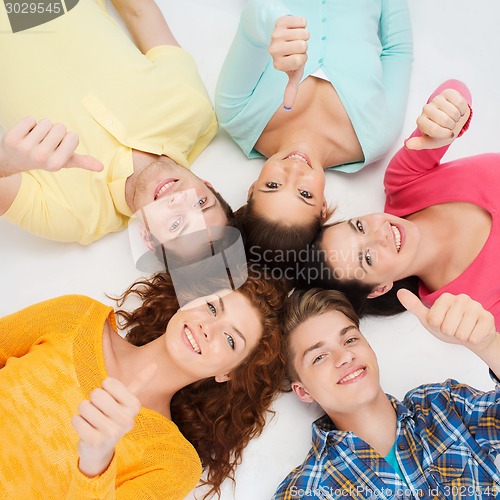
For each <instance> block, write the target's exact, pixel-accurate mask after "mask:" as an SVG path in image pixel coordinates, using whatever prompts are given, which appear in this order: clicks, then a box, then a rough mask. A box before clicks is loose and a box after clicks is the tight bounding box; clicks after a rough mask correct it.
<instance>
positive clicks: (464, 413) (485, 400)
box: [444, 370, 500, 453]
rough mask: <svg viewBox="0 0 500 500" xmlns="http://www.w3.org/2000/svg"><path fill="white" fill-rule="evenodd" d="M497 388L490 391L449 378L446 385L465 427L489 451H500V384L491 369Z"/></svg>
mask: <svg viewBox="0 0 500 500" xmlns="http://www.w3.org/2000/svg"><path fill="white" fill-rule="evenodd" d="M490 376H491V378H492V379H493V380H494V382H495V384H496V386H495V389H494V390H492V391H488V392H483V391H479V390H476V389H473V388H472V387H470V386H468V385H465V384H459V383H458V382H456V381H455V380H447V381H446V382H445V384H444V385H445V387H446V389H447V390H448V391H449V393H450V395H451V398H452V401H453V403H454V405H455V409H456V411H457V412H458V414H459V415H460V417H461V419H462V421H463V423H464V425H465V427H466V428H467V429H468V430H469V432H470V433H471V435H472V436H474V437H475V439H476V441H477V442H478V444H479V445H480V446H481V447H482V448H484V449H485V450H487V451H488V452H494V453H499V452H500V384H499V380H498V379H497V378H496V377H495V376H494V374H493V373H492V372H491V370H490Z"/></svg>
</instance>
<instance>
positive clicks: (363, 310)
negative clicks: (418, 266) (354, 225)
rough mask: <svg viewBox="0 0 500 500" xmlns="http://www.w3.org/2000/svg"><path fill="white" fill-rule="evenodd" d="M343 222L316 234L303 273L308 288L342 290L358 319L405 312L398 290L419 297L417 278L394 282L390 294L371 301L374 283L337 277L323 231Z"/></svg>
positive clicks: (412, 277) (330, 225) (326, 226)
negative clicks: (325, 247)
mask: <svg viewBox="0 0 500 500" xmlns="http://www.w3.org/2000/svg"><path fill="white" fill-rule="evenodd" d="M342 222H344V221H338V222H334V223H333V224H327V225H325V226H324V227H323V228H322V229H321V231H320V233H319V234H318V237H317V238H316V240H315V242H314V243H313V244H312V245H311V247H310V248H309V256H308V260H307V262H306V263H305V264H304V268H305V272H304V274H305V275H306V276H308V278H309V281H308V283H307V285H309V286H316V287H321V288H331V289H335V290H339V291H341V292H342V293H344V294H345V295H346V296H347V298H348V299H349V301H350V302H351V304H352V306H353V307H354V309H355V311H356V312H357V314H358V315H359V316H360V317H363V316H365V315H367V314H371V315H374V316H393V315H394V314H399V313H401V312H404V311H406V309H405V307H404V306H403V305H402V304H401V302H400V301H399V299H398V297H397V291H398V290H400V289H401V288H406V289H407V290H410V291H412V292H413V293H414V294H415V295H418V287H419V282H420V281H419V279H418V277H417V276H407V277H406V278H402V279H400V280H397V281H394V284H393V286H392V288H391V289H390V290H389V291H387V292H386V293H384V294H382V295H379V296H378V297H374V298H368V295H369V294H370V293H371V292H373V290H374V289H375V288H376V286H377V284H374V285H370V284H368V283H364V282H362V281H359V280H357V279H355V278H352V279H346V278H342V279H341V278H339V276H341V275H342V273H338V272H337V270H336V269H335V267H334V265H332V262H331V260H330V259H328V254H327V252H326V251H325V250H324V249H323V248H322V247H321V246H322V242H323V236H324V234H325V230H326V229H328V228H329V227H332V226H336V225H337V224H341V223H342ZM304 285H305V284H304V283H301V286H304Z"/></svg>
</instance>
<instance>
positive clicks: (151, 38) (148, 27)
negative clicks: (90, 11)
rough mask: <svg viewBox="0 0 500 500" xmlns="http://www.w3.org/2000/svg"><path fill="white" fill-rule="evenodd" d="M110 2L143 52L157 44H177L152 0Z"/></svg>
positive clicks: (116, 0) (113, 0) (115, 0)
mask: <svg viewBox="0 0 500 500" xmlns="http://www.w3.org/2000/svg"><path fill="white" fill-rule="evenodd" d="M112 2H113V5H114V6H115V7H116V10H117V11H118V12H119V14H120V16H121V17H122V18H123V20H124V22H125V24H126V26H127V29H128V30H129V32H130V34H131V35H132V38H133V39H134V42H135V44H136V45H137V47H138V48H139V50H140V51H141V52H142V53H143V54H145V53H146V52H148V50H150V49H152V48H153V47H157V46H158V45H176V46H179V43H178V42H177V40H176V39H175V37H174V35H173V34H172V32H171V31H170V28H169V26H168V24H167V21H166V20H165V18H164V17H163V13H162V11H161V10H160V8H159V7H158V5H157V4H156V2H155V1H154V0H140V1H139V0H112Z"/></svg>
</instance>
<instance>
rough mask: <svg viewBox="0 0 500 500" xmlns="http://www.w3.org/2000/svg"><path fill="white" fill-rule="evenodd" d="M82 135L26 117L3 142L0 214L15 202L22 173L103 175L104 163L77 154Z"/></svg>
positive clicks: (0, 164)
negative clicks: (80, 170)
mask: <svg viewBox="0 0 500 500" xmlns="http://www.w3.org/2000/svg"><path fill="white" fill-rule="evenodd" d="M77 146H78V136H77V135H76V134H75V133H74V132H68V131H67V130H66V128H65V127H64V126H63V125H61V124H60V123H56V124H53V123H52V122H51V121H50V120H46V119H44V120H40V121H39V122H37V121H36V120H35V119H34V118H33V117H31V116H28V117H25V118H23V119H22V120H21V121H20V122H19V123H17V124H16V125H14V127H12V128H11V129H10V130H8V131H7V132H6V133H5V134H4V135H3V137H2V139H1V140H0V215H3V214H4V213H5V212H6V211H7V210H8V209H9V208H10V206H11V205H12V203H13V202H14V200H15V198H16V196H17V193H18V191H19V188H20V186H21V172H24V171H27V170H33V169H40V170H46V171H49V172H56V171H57V170H60V169H61V168H71V167H76V168H84V169H87V170H92V171H96V172H99V171H101V170H102V168H103V167H102V164H101V163H100V162H99V161H98V160H96V159H95V158H92V157H90V156H84V155H78V154H75V149H76V147H77Z"/></svg>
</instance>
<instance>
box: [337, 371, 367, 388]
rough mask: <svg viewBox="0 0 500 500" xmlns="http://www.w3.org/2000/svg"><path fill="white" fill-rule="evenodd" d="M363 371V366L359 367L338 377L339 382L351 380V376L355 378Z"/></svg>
mask: <svg viewBox="0 0 500 500" xmlns="http://www.w3.org/2000/svg"><path fill="white" fill-rule="evenodd" d="M363 371H364V368H359V369H358V370H356V371H355V372H352V373H351V374H350V375H347V377H344V378H343V379H340V380H339V384H343V383H345V382H348V381H349V380H352V379H353V378H356V377H357V376H358V375H361V373H363Z"/></svg>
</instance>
